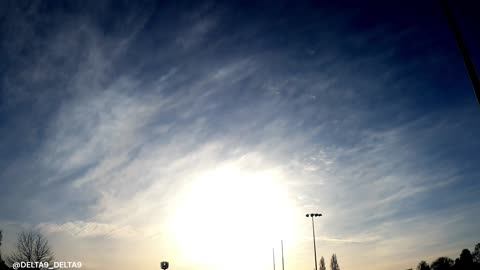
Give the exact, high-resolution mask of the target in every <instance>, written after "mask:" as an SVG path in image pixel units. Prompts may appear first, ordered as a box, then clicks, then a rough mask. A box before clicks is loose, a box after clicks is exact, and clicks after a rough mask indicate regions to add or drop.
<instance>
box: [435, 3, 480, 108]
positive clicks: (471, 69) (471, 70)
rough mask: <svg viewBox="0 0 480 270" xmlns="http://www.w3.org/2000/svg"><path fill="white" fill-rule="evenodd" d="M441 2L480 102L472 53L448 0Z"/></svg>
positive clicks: (479, 83)
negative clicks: (468, 48) (470, 53)
mask: <svg viewBox="0 0 480 270" xmlns="http://www.w3.org/2000/svg"><path fill="white" fill-rule="evenodd" d="M440 4H441V6H442V9H443V12H444V13H445V16H446V17H447V21H448V25H449V26H450V29H451V30H452V32H453V35H454V36H455V40H456V41H457V46H458V48H459V49H460V52H461V53H462V56H463V62H464V63H465V67H466V68H467V71H468V75H469V76H470V80H471V81H472V85H473V91H474V92H475V96H476V97H477V102H478V103H479V104H480V80H479V79H478V75H477V72H476V71H475V66H474V65H473V62H472V60H471V58H470V55H469V53H468V50H467V46H466V45H465V42H464V41H463V38H462V35H461V34H460V30H459V28H458V26H457V24H456V23H455V19H454V18H453V14H452V13H451V12H450V9H449V8H448V4H447V0H440Z"/></svg>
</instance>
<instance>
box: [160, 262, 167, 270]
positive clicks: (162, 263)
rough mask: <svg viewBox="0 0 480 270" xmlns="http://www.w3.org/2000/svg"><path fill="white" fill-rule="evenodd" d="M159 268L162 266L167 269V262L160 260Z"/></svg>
mask: <svg viewBox="0 0 480 270" xmlns="http://www.w3.org/2000/svg"><path fill="white" fill-rule="evenodd" d="M160 268H162V269H163V270H167V269H168V262H161V263H160Z"/></svg>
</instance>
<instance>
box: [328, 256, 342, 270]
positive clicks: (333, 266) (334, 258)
mask: <svg viewBox="0 0 480 270" xmlns="http://www.w3.org/2000/svg"><path fill="white" fill-rule="evenodd" d="M330 268H331V270H340V266H339V265H338V260H337V255H336V254H335V253H334V254H333V255H332V260H331V261H330Z"/></svg>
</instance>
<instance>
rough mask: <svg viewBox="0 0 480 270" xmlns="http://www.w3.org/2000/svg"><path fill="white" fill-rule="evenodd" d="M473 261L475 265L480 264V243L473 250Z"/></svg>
mask: <svg viewBox="0 0 480 270" xmlns="http://www.w3.org/2000/svg"><path fill="white" fill-rule="evenodd" d="M472 259H473V262H474V263H478V264H480V243H478V244H477V245H476V246H475V248H474V249H473V252H472Z"/></svg>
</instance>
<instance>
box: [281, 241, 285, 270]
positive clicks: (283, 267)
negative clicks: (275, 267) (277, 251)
mask: <svg viewBox="0 0 480 270" xmlns="http://www.w3.org/2000/svg"><path fill="white" fill-rule="evenodd" d="M281 244H282V270H285V263H284V261H283V240H282V241H281Z"/></svg>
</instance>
